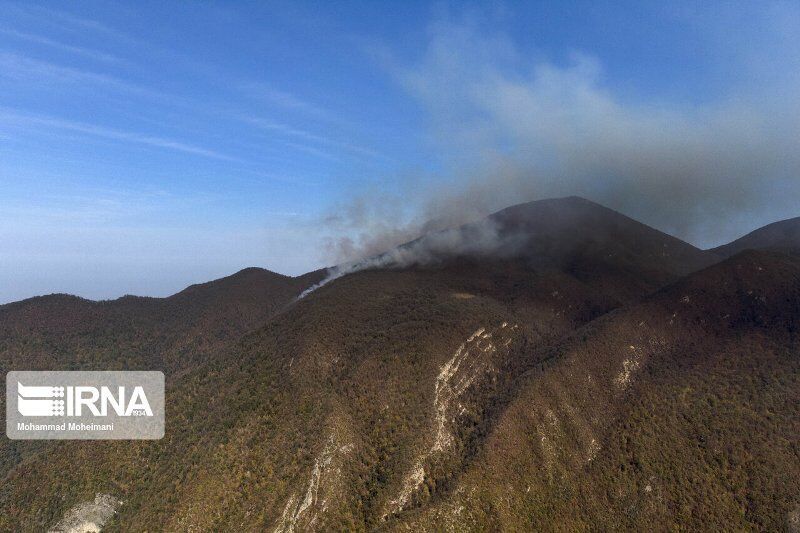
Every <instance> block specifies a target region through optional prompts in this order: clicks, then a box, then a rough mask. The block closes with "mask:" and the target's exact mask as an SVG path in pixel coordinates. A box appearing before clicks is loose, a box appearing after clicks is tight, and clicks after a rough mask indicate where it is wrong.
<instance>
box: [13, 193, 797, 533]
mask: <svg viewBox="0 0 800 533" xmlns="http://www.w3.org/2000/svg"><path fill="white" fill-rule="evenodd" d="M487 229H488V230H490V231H488V232H487ZM455 231H456V233H452V232H451V233H445V234H439V235H433V236H427V237H423V238H422V239H421V240H418V241H415V242H413V243H409V244H408V245H405V247H404V249H403V250H402V251H401V252H398V253H397V255H396V256H394V257H398V258H404V259H405V260H406V262H405V263H395V264H391V265H390V264H387V263H384V266H383V267H380V268H378V267H377V266H373V267H371V268H363V269H362V270H358V271H354V272H352V273H350V274H348V275H345V276H342V277H340V278H338V279H335V280H334V281H331V282H330V283H328V284H326V285H324V286H321V287H320V288H318V289H316V290H315V291H313V292H311V293H310V294H308V295H307V296H305V297H303V298H302V299H299V300H296V299H295V297H296V296H297V295H298V294H299V292H300V291H302V290H303V289H304V288H306V287H309V286H311V285H313V284H314V283H316V282H318V281H319V280H320V279H321V278H322V273H315V274H314V275H313V276H310V277H309V278H303V279H302V281H301V280H298V279H296V278H286V279H283V278H277V277H274V276H269V275H266V274H264V272H263V271H262V272H261V273H260V274H257V273H250V274H242V273H240V275H237V276H239V277H237V278H236V279H234V280H228V281H226V282H212V284H211V285H213V287H207V286H203V285H201V286H195V287H194V288H190V289H188V290H187V291H184V293H180V294H179V295H176V296H174V297H171V298H170V299H167V300H169V302H166V301H160V300H158V301H156V302H151V301H150V299H138V298H126V299H122V300H117V301H115V302H110V303H92V302H86V301H83V300H78V299H74V298H70V297H63V296H59V297H46V298H44V299H35V300H28V301H26V302H21V303H17V304H11V305H10V306H4V307H2V308H0V328H2V329H0V331H2V332H3V334H2V336H0V338H1V339H4V340H3V342H4V343H5V344H3V351H2V353H3V354H4V355H3V357H5V358H4V359H0V362H2V365H3V369H4V370H12V369H21V368H24V367H25V368H26V367H27V365H28V363H27V362H26V358H34V359H35V360H36V361H37V364H39V365H54V366H55V367H56V368H68V367H72V368H74V367H76V365H78V366H80V367H82V368H83V367H84V365H86V366H91V365H95V366H93V368H101V367H103V365H111V366H114V367H115V368H134V367H135V368H137V369H141V368H153V369H158V368H160V367H161V365H167V367H168V370H169V371H168V382H167V392H168V410H167V431H166V435H165V437H164V439H162V440H161V441H129V442H98V441H95V442H69V441H59V442H57V443H30V442H17V441H15V442H13V443H11V441H8V440H4V441H3V445H2V447H0V457H2V462H1V463H0V478H1V479H2V483H0V530H2V531H6V530H9V531H41V530H46V529H48V528H53V527H56V526H57V527H58V528H62V529H64V528H66V526H65V524H74V523H80V522H81V520H83V521H84V523H85V522H87V521H89V520H90V518H91V519H94V518H95V517H98V516H102V517H104V518H103V520H104V521H107V523H106V525H105V528H104V531H187V530H195V531H206V530H223V531H228V530H238V531H264V530H268V531H328V530H356V531H358V530H409V529H411V530H430V529H436V530H451V531H463V530H509V531H515V530H542V529H544V530H556V529H559V530H575V529H636V530H639V529H646V528H650V529H658V530H663V529H678V528H683V529H716V530H731V529H736V530H739V529H758V530H781V529H786V528H790V527H794V526H793V524H795V523H797V522H800V471H798V468H799V467H798V465H800V461H798V459H800V410H798V405H800V401H798V400H800V372H798V371H800V357H798V353H800V350H798V348H800V346H798V343H799V342H800V338H798V331H799V330H800V329H799V328H800V259H798V258H794V257H791V256H788V255H785V254H782V253H777V252H764V251H751V252H745V253H742V254H737V255H735V256H733V257H731V258H729V259H727V260H724V261H722V262H719V263H718V264H714V265H711V263H713V262H714V261H715V260H718V257H717V256H714V255H713V254H711V253H709V252H703V251H701V250H698V249H696V248H694V247H692V246H690V245H688V244H686V243H682V242H681V241H679V240H677V239H674V238H672V237H669V236H667V235H664V234H663V233H660V232H658V231H656V230H654V229H652V228H649V227H647V226H644V225H642V224H640V223H638V222H636V221H633V220H631V219H629V218H627V217H624V216H622V215H619V214H617V213H614V212H613V211H610V210H608V209H606V208H604V207H601V206H598V205H597V204H593V203H591V202H588V201H586V200H582V199H578V198H566V199H558V200H548V201H543V202H534V203H530V204H523V205H521V206H515V207H512V208H509V209H506V210H504V211H501V212H499V213H497V214H495V215H492V216H491V217H489V219H487V221H484V222H482V223H481V222H479V223H476V224H473V225H469V226H467V227H464V228H458V229H457V230H455ZM464 235H466V236H469V237H480V238H484V237H488V240H486V241H483V242H481V241H480V240H479V239H478V240H476V239H472V238H470V239H469V240H471V242H473V243H474V242H479V243H480V244H481V245H480V246H475V247H472V248H467V249H466V251H464V250H463V249H462V250H461V251H459V250H458V249H456V248H453V247H452V246H451V244H452V243H453V242H455V243H459V242H464V239H462V238H461V237H459V236H464ZM454 236H455V237H456V238H455V240H453V237H454ZM422 252H424V255H421V253H422ZM421 257H424V260H421V259H420V258H421ZM709 265H710V266H709ZM245 272H247V271H245ZM250 275H252V276H253V278H254V279H261V280H262V282H263V283H264V284H263V285H260V286H261V287H262V288H263V292H261V293H256V292H253V291H252V290H250V289H248V288H247V287H249V286H250V285H251V284H252V283H254V282H253V281H252V280H250V278H249V276H250ZM248 280H249V281H248ZM266 280H270V281H269V283H266ZM287 284H289V285H291V289H287V288H286V286H287ZM198 291H199V292H198ZM181 295H182V296H181ZM270 295H278V296H275V299H274V301H273V300H270V298H272V296H270ZM262 298H263V299H265V302H264V303H262V304H260V303H259V301H260V300H261V299H262ZM266 301H269V302H270V304H269V305H267V303H266ZM156 304H157V305H156ZM106 306H108V307H109V309H111V310H113V312H111V311H110V310H106V309H104V307H106ZM142 309H147V310H148V311H147V312H145V311H142ZM154 309H160V310H161V311H160V313H161V314H157V315H149V314H148V313H150V312H153V311H152V310H154ZM109 317H111V318H109ZM147 317H151V318H149V319H147ZM164 320H167V321H168V322H167V323H165V324H163V325H160V324H161V322H162V321H164ZM151 322H153V324H151ZM76 327H77V332H76V333H75V334H74V335H73V334H72V333H71V332H72V331H73V329H75V328H76ZM240 332H242V333H240ZM165 336H166V337H165ZM62 338H63V339H67V340H65V341H64V340H62ZM29 344H31V345H32V346H34V348H27V346H28V345H29ZM117 346H119V347H120V350H121V351H120V350H117V349H116V347H117ZM187 346H188V348H187ZM151 347H152V349H151ZM17 349H21V350H27V351H23V352H22V353H21V354H20V355H10V354H12V352H13V353H14V354H15V353H16V352H15V350H17ZM159 350H160V351H159ZM120 353H124V354H125V356H124V357H121V356H120V355H119V354H120ZM152 353H156V355H152ZM131 361H135V362H136V364H135V366H133V364H132V363H130V362H131ZM182 361H183V363H181V362H182ZM129 364H130V365H131V366H129ZM40 367H41V368H44V367H45V366H40ZM51 368H52V366H51ZM119 502H122V503H119Z"/></svg>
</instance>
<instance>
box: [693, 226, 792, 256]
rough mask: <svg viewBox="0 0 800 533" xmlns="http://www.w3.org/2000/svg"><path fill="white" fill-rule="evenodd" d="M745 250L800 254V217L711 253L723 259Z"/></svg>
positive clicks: (753, 233) (712, 250) (718, 248)
mask: <svg viewBox="0 0 800 533" xmlns="http://www.w3.org/2000/svg"><path fill="white" fill-rule="evenodd" d="M743 250H776V251H783V252H787V253H793V254H800V217H797V218H790V219H788V220H782V221H780V222H774V223H772V224H768V225H766V226H764V227H763V228H759V229H757V230H755V231H753V232H750V233H748V234H747V235H745V236H744V237H740V238H739V239H736V240H735V241H733V242H731V243H728V244H724V245H722V246H718V247H717V248H713V249H711V250H709V251H710V252H712V253H715V254H717V255H720V256H722V257H730V256H732V255H734V254H737V253H739V252H741V251H743Z"/></svg>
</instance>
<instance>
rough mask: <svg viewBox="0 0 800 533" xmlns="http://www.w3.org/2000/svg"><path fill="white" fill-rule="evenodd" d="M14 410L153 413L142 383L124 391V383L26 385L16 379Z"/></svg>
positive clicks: (75, 413) (71, 413)
mask: <svg viewBox="0 0 800 533" xmlns="http://www.w3.org/2000/svg"><path fill="white" fill-rule="evenodd" d="M17 394H18V398H17V411H19V414H21V415H22V416H64V415H66V416H83V415H84V414H88V413H91V414H92V415H94V416H108V413H109V411H112V412H113V413H115V414H116V415H117V416H153V410H152V409H151V408H150V403H149V402H148V401H147V395H146V394H145V392H144V388H142V387H141V386H136V387H133V390H132V392H129V393H128V392H126V390H125V387H124V386H119V387H116V391H112V390H111V388H110V387H106V386H101V387H99V388H98V387H87V386H77V387H72V386H66V387H61V386H47V385H45V386H42V385H35V386H27V387H26V386H25V385H23V384H22V383H19V382H18V383H17Z"/></svg>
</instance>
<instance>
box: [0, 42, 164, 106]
mask: <svg viewBox="0 0 800 533" xmlns="http://www.w3.org/2000/svg"><path fill="white" fill-rule="evenodd" d="M0 77H6V78H10V79H13V80H16V81H24V82H30V81H42V80H47V81H49V82H53V81H56V82H61V83H73V84H92V85H95V86H103V87H106V88H109V89H112V90H116V91H123V92H127V93H131V94H137V95H140V96H146V97H149V98H157V99H161V100H165V99H171V97H169V96H167V95H166V94H164V93H161V92H159V91H155V90H153V89H149V88H147V87H142V86H140V85H136V84H134V83H130V82H128V81H125V80H122V79H120V78H117V77H114V76H109V75H107V74H100V73H98V72H94V71H91V70H84V69H77V68H72V67H65V66H63V65H57V64H54V63H50V62H47V61H41V60H39V59H34V58H32V57H28V56H25V55H21V54H16V53H13V52H0Z"/></svg>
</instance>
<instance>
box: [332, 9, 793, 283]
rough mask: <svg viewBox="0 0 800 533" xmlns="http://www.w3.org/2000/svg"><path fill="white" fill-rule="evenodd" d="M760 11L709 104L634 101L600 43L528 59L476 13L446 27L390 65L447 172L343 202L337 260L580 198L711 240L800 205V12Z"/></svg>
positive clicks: (336, 220) (401, 255) (393, 257)
mask: <svg viewBox="0 0 800 533" xmlns="http://www.w3.org/2000/svg"><path fill="white" fill-rule="evenodd" d="M763 12H764V13H765V14H764V15H763V16H761V15H759V16H758V17H755V16H754V17H751V19H752V20H751V22H752V27H749V28H744V29H742V28H739V29H737V31H739V32H741V34H742V37H741V39H742V41H741V42H739V43H738V44H739V45H740V46H741V49H737V48H736V43H734V42H733V41H732V39H733V38H732V37H727V38H728V39H729V44H730V48H731V50H732V52H731V53H732V54H739V55H740V56H741V57H740V58H739V59H741V61H740V62H739V63H737V66H736V69H734V70H735V71H736V73H735V75H733V76H731V77H730V79H729V80H728V82H729V83H728V84H727V86H726V89H725V90H723V91H719V94H717V95H716V96H715V97H714V98H713V99H712V100H710V101H704V102H701V103H697V102H688V103H682V102H677V103H676V102H674V101H659V100H657V99H649V100H648V99H641V98H634V97H631V96H630V95H628V94H626V93H625V92H624V91H621V90H619V89H617V88H615V85H613V84H611V83H610V82H609V80H608V76H607V74H606V73H605V72H604V69H603V66H602V64H601V62H600V61H599V60H598V59H597V58H595V57H593V56H592V55H590V54H586V53H574V54H573V55H572V56H571V58H570V59H569V60H568V61H566V62H561V63H556V62H552V61H547V60H542V59H534V60H530V59H528V58H527V57H525V56H524V55H523V54H522V53H520V51H519V50H517V49H516V47H515V46H514V43H512V42H511V41H510V40H509V39H508V38H506V37H504V36H502V35H499V36H493V37H487V32H485V31H480V30H479V29H478V27H477V26H476V25H474V24H461V23H451V22H440V23H438V24H435V25H434V26H432V27H431V29H430V33H429V41H428V43H427V45H426V48H425V52H424V54H423V55H422V57H421V58H419V60H418V61H417V62H416V63H413V64H411V65H398V64H395V63H391V62H389V66H388V68H389V70H390V72H391V73H392V75H393V76H395V78H396V79H397V80H398V81H399V83H401V84H402V86H403V87H404V88H405V89H406V90H407V91H408V93H409V94H410V95H411V96H413V97H414V98H415V99H417V101H418V102H419V103H420V105H421V106H422V107H423V108H424V109H425V110H426V112H427V116H428V117H429V126H430V129H431V132H432V138H433V139H434V146H433V149H435V150H436V151H437V152H438V153H440V154H441V158H442V161H443V162H444V164H445V166H446V168H447V169H448V170H447V171H446V172H445V173H444V175H442V176H439V177H438V178H437V179H435V180H433V181H434V183H435V184H434V185H431V186H427V187H420V186H419V182H420V180H419V179H417V180H409V183H411V184H412V185H409V187H408V188H407V189H406V190H401V192H400V193H398V194H397V195H396V196H391V195H386V194H380V195H376V194H364V195H362V196H360V197H358V198H356V199H354V200H353V201H352V202H351V203H350V204H348V205H345V206H338V207H337V209H336V211H335V213H333V214H332V215H331V216H330V217H329V218H328V220H327V223H328V224H329V227H331V228H334V230H335V231H337V232H338V234H337V236H336V237H335V238H332V239H330V241H329V242H328V252H329V255H330V257H331V260H333V261H335V262H344V263H346V264H347V265H349V266H348V267H342V268H344V269H347V268H358V267H357V266H356V265H362V268H363V265H367V264H370V265H372V264H373V263H371V262H374V261H378V262H381V261H392V262H395V263H398V262H399V263H402V262H408V261H410V259H409V255H408V254H410V253H411V252H412V251H413V252H414V253H416V254H418V255H416V256H413V257H414V259H413V261H423V260H424V258H425V257H428V256H429V254H428V251H427V249H422V248H419V247H417V248H416V249H415V248H414V247H413V246H412V247H411V248H408V249H405V250H404V251H401V252H390V253H389V254H383V255H381V254H382V253H383V252H386V251H387V250H391V249H392V248H393V247H395V246H397V245H399V244H401V243H403V242H408V241H410V240H412V239H415V238H417V237H418V236H420V235H423V234H426V233H428V232H431V231H438V230H444V229H447V228H454V227H456V226H458V225H460V224H464V223H467V222H470V221H474V220H477V219H479V218H482V217H483V216H485V215H487V214H489V213H491V212H494V211H497V210H499V209H502V208H504V207H506V206H508V205H512V204H516V203H520V202H525V201H530V200H535V199H542V198H548V197H559V196H568V195H579V196H583V197H586V198H588V199H590V200H593V201H596V202H598V203H601V204H603V205H606V206H608V207H611V208H612V209H615V210H618V211H620V212H622V213H624V214H626V215H628V216H631V217H633V218H636V219H638V220H641V221H643V222H645V223H647V224H649V225H651V226H654V227H656V228H658V229H660V230H662V231H666V232H668V233H671V234H673V235H675V236H677V237H679V238H682V239H685V240H688V241H689V242H692V243H694V244H697V245H700V246H713V245H717V244H720V243H722V242H725V241H728V240H731V239H733V238H736V237H738V236H740V235H741V234H743V233H745V232H747V231H750V230H752V229H754V228H755V227H757V226H759V225H762V224H765V223H768V222H771V221H774V220H778V219H781V218H788V217H791V216H797V215H798V214H800V212H798V206H800V201H798V200H800V135H798V134H797V132H798V131H800V100H799V99H797V97H796V95H797V94H800V78H798V75H797V74H796V73H797V72H800V33H798V32H797V30H796V28H798V27H800V9H797V8H796V7H792V6H790V5H785V4H775V5H772V6H770V7H769V8H768V9H764V10H763ZM748 20H749V19H748ZM708 29H709V31H708V33H709V34H714V32H713V31H711V28H710V27H709V28H708ZM716 30H718V31H717V33H725V29H720V28H716ZM730 30H731V29H730V28H727V31H730ZM753 35H758V36H760V38H759V39H757V40H756V39H754V38H753ZM766 36H770V37H769V38H767V37H766ZM762 37H763V38H762ZM747 40H749V42H747ZM443 235H447V232H445V233H443ZM451 236H452V235H451ZM432 242H434V241H430V240H427V239H426V240H425V243H426V246H427V245H429V244H431V243H432ZM451 244H453V243H451ZM461 244H463V245H466V244H467V243H461ZM484 244H485V243H484ZM365 258H372V259H369V260H367V261H365V260H364V259H365ZM376 264H377V263H376Z"/></svg>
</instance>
